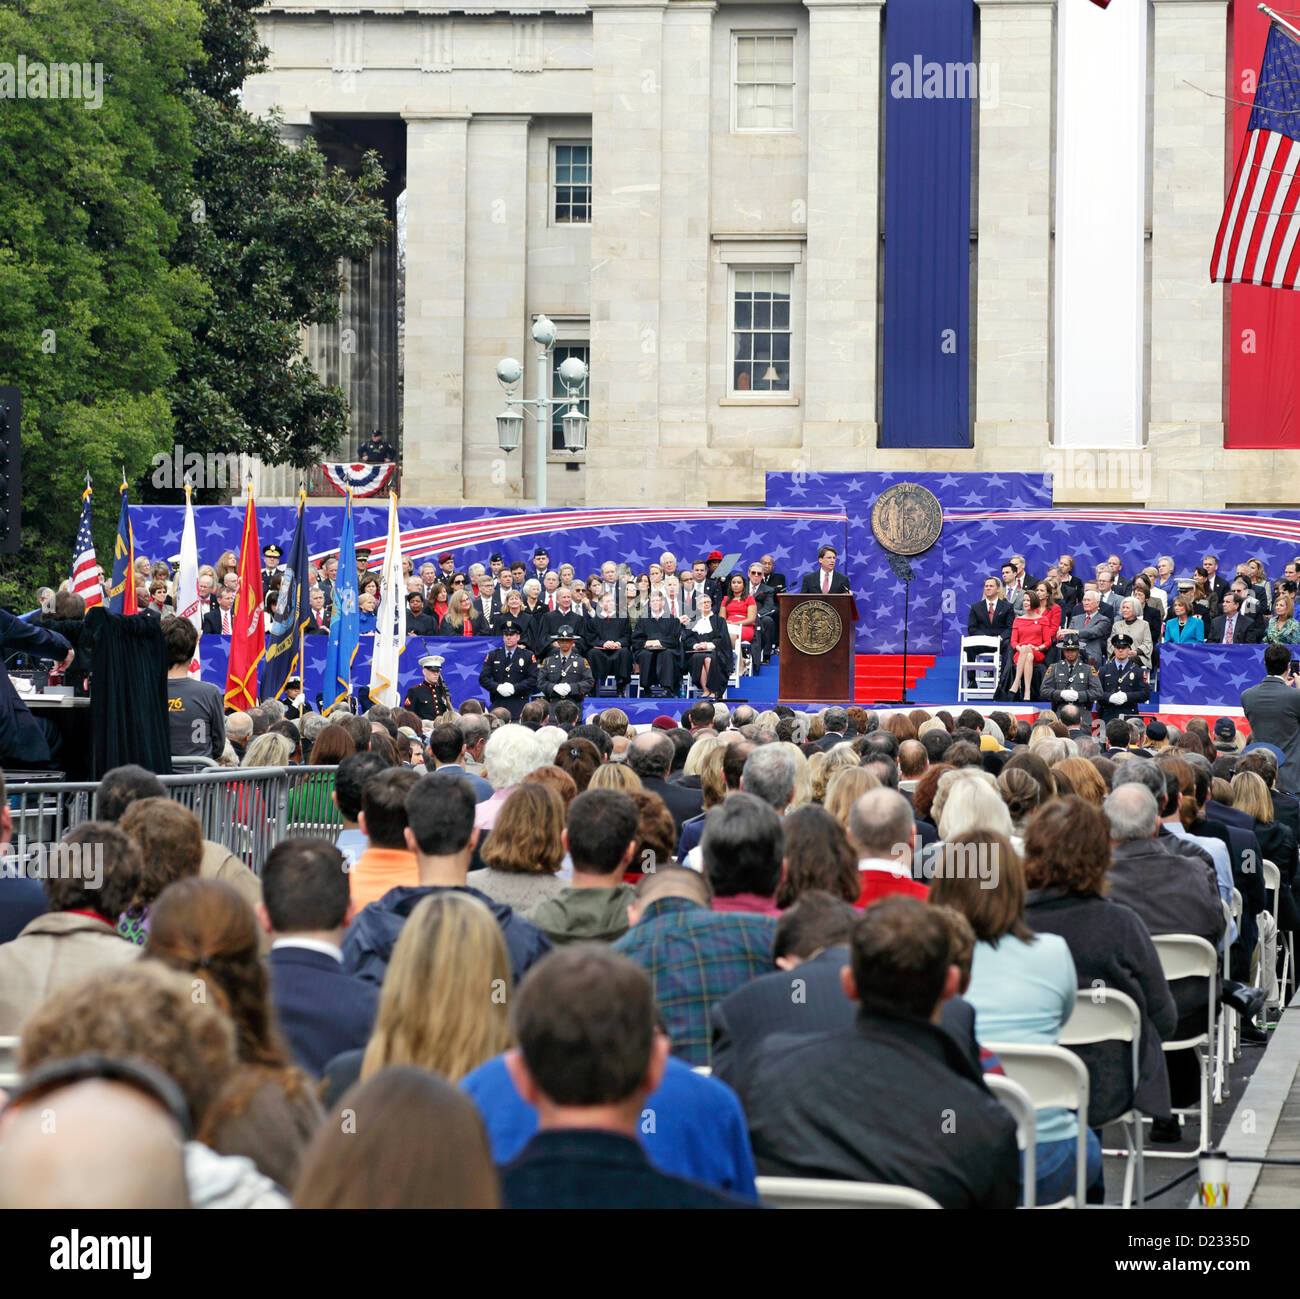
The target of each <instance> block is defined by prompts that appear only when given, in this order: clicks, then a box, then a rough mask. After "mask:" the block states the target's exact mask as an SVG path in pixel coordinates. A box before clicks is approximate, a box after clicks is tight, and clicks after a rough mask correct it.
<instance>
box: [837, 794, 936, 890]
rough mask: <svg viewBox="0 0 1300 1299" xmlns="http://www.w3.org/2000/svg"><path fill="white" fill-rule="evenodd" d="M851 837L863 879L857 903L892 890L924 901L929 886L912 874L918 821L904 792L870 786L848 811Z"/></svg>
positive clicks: (859, 872) (859, 874) (859, 873)
mask: <svg viewBox="0 0 1300 1299" xmlns="http://www.w3.org/2000/svg"><path fill="white" fill-rule="evenodd" d="M849 840H850V842H851V843H852V844H853V847H854V848H855V849H856V850H857V853H858V877H859V878H860V879H861V881H862V896H861V897H859V898H858V901H857V903H856V905H857V906H859V907H867V906H870V905H871V903H873V902H875V901H876V900H877V899H879V898H884V897H888V896H889V895H890V894H892V893H902V894H905V895H906V896H908V897H914V898H920V899H921V901H922V902H924V901H925V899H926V896H927V895H928V894H929V892H930V890H929V887H928V886H927V885H926V884H925V883H924V882H923V881H921V880H916V879H913V878H912V853H913V851H914V850H915V848H916V823H915V821H914V820H913V818H912V807H911V804H909V803H908V801H907V799H905V798H904V797H903V796H902V794H900V793H898V792H897V791H896V790H893V789H886V788H884V787H883V786H882V787H881V788H879V789H869V790H867V792H866V793H865V794H863V795H862V797H861V798H859V799H858V801H857V802H856V803H854V804H853V810H852V811H851V812H850V813H849Z"/></svg>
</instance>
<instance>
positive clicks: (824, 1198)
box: [755, 1177, 941, 1209]
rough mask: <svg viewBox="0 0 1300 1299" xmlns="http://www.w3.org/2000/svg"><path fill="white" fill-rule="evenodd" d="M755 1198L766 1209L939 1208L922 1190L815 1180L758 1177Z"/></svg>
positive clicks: (825, 1179)
mask: <svg viewBox="0 0 1300 1299" xmlns="http://www.w3.org/2000/svg"><path fill="white" fill-rule="evenodd" d="M755 1184H756V1185H757V1186H758V1198H759V1199H760V1200H762V1201H763V1203H764V1204H765V1205H767V1207H768V1208H769V1209H938V1208H940V1207H941V1206H940V1205H939V1204H938V1203H936V1202H935V1201H934V1200H932V1199H931V1198H930V1197H929V1196H928V1195H926V1194H925V1192H924V1191H914V1190H912V1188H911V1187H910V1186H886V1185H884V1184H883V1183H880V1182H840V1181H833V1180H831V1179H829V1178H818V1177H759V1178H756V1179H755Z"/></svg>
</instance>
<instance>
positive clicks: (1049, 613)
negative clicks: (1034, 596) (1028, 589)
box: [1034, 578, 1061, 645]
mask: <svg viewBox="0 0 1300 1299" xmlns="http://www.w3.org/2000/svg"><path fill="white" fill-rule="evenodd" d="M1034 590H1035V591H1036V592H1037V593H1038V604H1039V607H1040V608H1041V609H1042V611H1043V621H1044V622H1045V623H1046V624H1047V626H1046V628H1045V629H1044V630H1045V631H1046V633H1047V643H1048V645H1051V644H1053V643H1054V642H1055V640H1056V633H1057V632H1058V631H1060V630H1061V604H1060V600H1059V599H1058V595H1057V591H1058V588H1057V585H1056V583H1055V582H1053V581H1052V580H1051V579H1050V578H1048V579H1047V580H1046V581H1044V582H1039V584H1038V585H1037V586H1036V587H1035V588H1034Z"/></svg>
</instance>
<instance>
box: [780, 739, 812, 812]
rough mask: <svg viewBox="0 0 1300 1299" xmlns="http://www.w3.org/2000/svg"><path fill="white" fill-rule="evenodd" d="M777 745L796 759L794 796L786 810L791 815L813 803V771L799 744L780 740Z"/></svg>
mask: <svg viewBox="0 0 1300 1299" xmlns="http://www.w3.org/2000/svg"><path fill="white" fill-rule="evenodd" d="M777 743H779V744H780V746H781V747H782V748H783V749H784V750H785V751H786V752H787V753H788V754H789V755H790V756H791V757H792V758H793V759H794V794H793V795H792V796H791V798H790V802H789V804H788V805H787V806H786V809H785V810H786V812H787V813H789V812H793V811H794V809H795V808H796V807H803V805H804V804H805V803H811V802H812V771H811V770H810V768H809V766H808V758H807V756H806V755H805V753H804V751H803V750H802V749H801V748H800V747H799V746H798V745H797V744H792V743H791V742H790V741H789V740H778V741H777Z"/></svg>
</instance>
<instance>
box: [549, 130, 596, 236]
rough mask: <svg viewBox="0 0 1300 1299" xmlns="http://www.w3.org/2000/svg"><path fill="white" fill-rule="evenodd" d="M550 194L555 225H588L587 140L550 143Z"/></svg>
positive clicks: (589, 179) (589, 180)
mask: <svg viewBox="0 0 1300 1299" xmlns="http://www.w3.org/2000/svg"><path fill="white" fill-rule="evenodd" d="M551 192H552V194H553V195H554V203H553V205H552V208H551V211H552V214H553V220H554V224H556V225H590V224H591V141H590V140H555V141H553V142H552V144H551Z"/></svg>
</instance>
